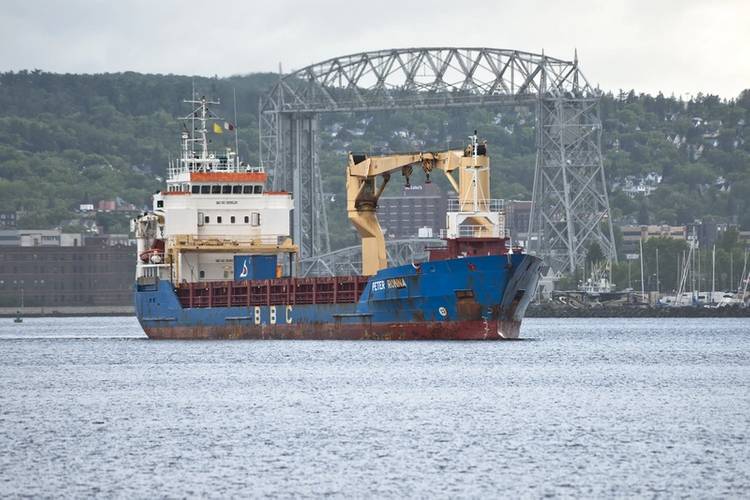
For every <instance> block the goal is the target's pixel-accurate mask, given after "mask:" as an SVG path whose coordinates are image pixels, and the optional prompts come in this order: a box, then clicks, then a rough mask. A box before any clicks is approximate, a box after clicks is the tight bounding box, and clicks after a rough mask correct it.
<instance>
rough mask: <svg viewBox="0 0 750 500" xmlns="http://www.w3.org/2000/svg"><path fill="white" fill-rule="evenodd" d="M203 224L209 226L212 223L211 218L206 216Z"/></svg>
mask: <svg viewBox="0 0 750 500" xmlns="http://www.w3.org/2000/svg"><path fill="white" fill-rule="evenodd" d="M203 222H205V223H206V224H208V223H209V222H211V217H209V216H208V215H207V216H206V217H205V218H204V219H203Z"/></svg>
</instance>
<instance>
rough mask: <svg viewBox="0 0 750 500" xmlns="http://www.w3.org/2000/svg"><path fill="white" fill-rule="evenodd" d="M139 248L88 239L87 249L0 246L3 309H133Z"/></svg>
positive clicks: (82, 247)
mask: <svg viewBox="0 0 750 500" xmlns="http://www.w3.org/2000/svg"><path fill="white" fill-rule="evenodd" d="M135 251H136V248H135V246H130V245H117V244H116V245H110V244H109V240H108V239H107V238H106V237H105V238H101V237H100V238H87V239H86V240H85V242H84V245H83V246H41V245H40V246H31V247H28V246H0V307H15V306H17V305H18V302H19V299H18V297H19V295H20V290H21V288H23V291H24V304H25V305H26V306H29V307H40V306H41V307H49V308H54V307H56V306H60V307H64V306H78V307H80V306H128V305H131V304H132V303H133V292H132V287H133V277H134V273H135Z"/></svg>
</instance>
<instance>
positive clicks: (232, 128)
mask: <svg viewBox="0 0 750 500" xmlns="http://www.w3.org/2000/svg"><path fill="white" fill-rule="evenodd" d="M224 128H225V129H226V130H229V131H232V130H234V125H233V124H231V123H229V122H224Z"/></svg>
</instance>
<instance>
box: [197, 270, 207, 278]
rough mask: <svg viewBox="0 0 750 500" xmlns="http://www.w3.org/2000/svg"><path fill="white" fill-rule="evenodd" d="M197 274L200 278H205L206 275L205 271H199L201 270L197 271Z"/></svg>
mask: <svg viewBox="0 0 750 500" xmlns="http://www.w3.org/2000/svg"><path fill="white" fill-rule="evenodd" d="M198 276H200V277H201V279H203V278H205V277H206V271H201V272H199V273H198Z"/></svg>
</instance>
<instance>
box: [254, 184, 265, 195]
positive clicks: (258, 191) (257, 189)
mask: <svg viewBox="0 0 750 500" xmlns="http://www.w3.org/2000/svg"><path fill="white" fill-rule="evenodd" d="M254 192H255V194H261V193H262V192H263V186H261V185H260V184H258V185H257V186H255V190H254Z"/></svg>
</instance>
